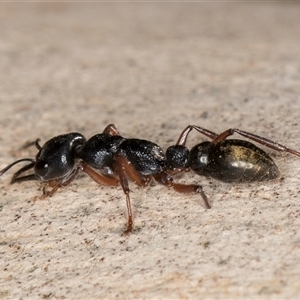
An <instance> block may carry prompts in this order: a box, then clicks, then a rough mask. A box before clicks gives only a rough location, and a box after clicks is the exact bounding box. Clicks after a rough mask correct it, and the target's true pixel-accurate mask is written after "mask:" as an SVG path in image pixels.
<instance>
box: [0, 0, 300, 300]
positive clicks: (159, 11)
mask: <svg viewBox="0 0 300 300" xmlns="http://www.w3.org/2000/svg"><path fill="white" fill-rule="evenodd" d="M0 8H1V9H0V36H1V39H0V70H1V72H0V82H1V90H0V101H1V114H0V133H1V134H0V153H1V156H0V169H1V168H3V167H5V166H6V165H7V164H8V163H11V162H13V161H14V160H16V159H19V158H21V157H34V156H35V154H36V152H37V150H36V149H35V148H34V147H30V148H27V149H22V150H20V148H21V147H22V145H24V144H25V143H26V142H28V141H33V140H35V139H36V138H40V139H41V144H43V143H44V142H45V141H47V140H48V139H50V138H52V137H53V136H55V135H58V134H61V133H66V132H70V131H78V132H81V133H82V134H84V135H85V136H86V137H87V138H88V137H90V136H92V135H93V134H95V133H99V132H102V131H103V129H104V128H105V126H106V125H108V124H109V123H115V124H116V126H117V127H118V129H119V130H120V132H121V133H122V135H124V136H125V137H137V138H143V139H147V140H151V141H153V142H155V143H157V144H159V145H161V146H162V147H163V149H166V148H167V147H168V146H169V145H172V144H174V143H175V142H176V140H177V139H178V136H179V134H180V132H181V131H182V130H183V128H185V127H186V126H187V125H188V124H196V125H199V126H203V127H205V128H208V129H210V130H212V131H215V132H222V131H224V130H226V129H228V128H231V127H236V128H241V129H244V130H247V131H250V132H253V133H256V134H260V135H262V136H265V137H268V138H270V139H272V140H276V141H278V142H280V143H282V144H284V145H287V146H289V147H291V148H293V149H298V150H299V149H300V136H299V130H300V123H299V117H300V60H299V53H300V43H299V40H300V26H299V9H300V7H299V5H298V3H275V2H274V3H241V2H232V3H184V2H181V3H133V2H132V3H117V2H116V3H70V2H69V3H66V2H65V3H1V4H0ZM235 138H241V137H239V136H235ZM206 139H207V138H205V137H204V136H202V135H200V134H198V133H194V132H193V133H191V136H190V139H189V141H188V146H189V147H191V146H193V145H195V144H196V143H199V142H201V141H204V140H206ZM261 147H262V148H263V149H264V150H265V151H267V152H269V153H271V155H272V157H273V158H274V160H275V161H276V163H277V164H278V167H279V169H280V171H281V178H279V179H278V180H275V181H271V182H259V183H244V184H228V183H222V182H218V181H216V180H213V179H210V178H204V177H200V176H198V175H195V174H192V173H186V174H179V175H178V176H176V180H177V181H178V182H184V183H198V184H201V185H202V186H203V188H204V190H205V192H206V194H207V196H208V197H209V199H210V201H211V203H212V209H211V210H206V209H205V208H204V206H203V202H202V200H201V198H200V197H199V195H182V194H178V193H176V192H174V191H173V190H169V189H168V188H166V187H164V186H160V185H158V184H155V183H153V184H151V185H150V186H148V187H146V188H144V189H142V188H138V187H137V186H135V185H134V184H133V183H131V184H130V189H131V190H132V193H131V198H132V203H133V210H134V215H135V224H136V229H137V230H136V231H135V232H134V233H133V234H132V235H131V236H129V237H124V236H121V233H122V230H123V229H124V226H125V224H126V204H125V196H124V194H123V191H122V189H121V188H120V187H117V188H110V187H104V186H99V185H97V184H96V183H95V182H93V181H92V180H91V179H90V178H88V177H87V176H85V175H84V174H80V175H79V176H78V178H77V179H76V180H75V181H74V183H72V185H70V186H68V187H66V188H63V189H60V190H59V191H58V192H57V193H56V194H55V195H53V197H51V198H47V199H45V200H36V196H39V195H41V193H42V185H41V184H40V183H39V182H35V181H31V182H29V181H28V182H24V183H21V184H15V185H10V184H9V181H10V178H11V176H12V174H13V171H16V170H17V167H15V168H14V169H12V170H10V171H9V172H7V173H6V174H4V175H3V176H2V177H0V189H1V198H0V257H1V259H0V298H3V299H37V298H39V299H42V298H53V299H99V298H106V299H108V298H111V299H116V298H120V299H125V298H126V299H133V298H135V299H205V298H207V299H208V298H209V299H212V298H213V299H217V298H219V299H221V298H222V299H224V298H231V299H232V298H239V299H249V298H253V299H254V298H255V299H266V298H268V299H271V298H272V299H275V298H276V299H296V298H299V297H300V280H299V275H300V264H299V259H300V229H299V225H300V218H299V217H300V204H299V200H300V199H299V198H300V196H299V191H300V190H299V183H300V175H299V169H300V159H299V157H296V156H293V155H288V154H282V153H278V152H277V153H276V152H275V151H273V150H270V149H267V148H266V147H263V146H261ZM35 200H36V201H35Z"/></svg>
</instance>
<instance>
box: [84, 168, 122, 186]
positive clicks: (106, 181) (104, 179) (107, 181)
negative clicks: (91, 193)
mask: <svg viewBox="0 0 300 300" xmlns="http://www.w3.org/2000/svg"><path fill="white" fill-rule="evenodd" d="M81 167H82V171H83V172H85V173H86V174H88V175H89V176H90V177H91V178H92V179H93V180H94V181H95V182H97V183H98V184H101V185H106V186H117V185H118V180H117V179H116V178H113V177H108V176H104V175H102V174H99V173H98V172H96V171H94V170H93V169H92V168H91V167H89V166H88V165H86V164H83V163H82V164H81Z"/></svg>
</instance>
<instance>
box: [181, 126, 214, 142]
mask: <svg viewBox="0 0 300 300" xmlns="http://www.w3.org/2000/svg"><path fill="white" fill-rule="evenodd" d="M193 129H195V130H197V131H198V132H200V133H202V134H204V135H205V136H207V137H209V138H211V139H214V138H216V137H217V136H218V135H217V134H216V133H214V132H212V131H210V130H208V129H205V128H202V127H199V126H195V125H188V126H187V127H186V128H185V129H184V130H183V131H182V133H181V134H180V136H179V138H178V141H177V143H176V145H182V146H185V144H186V141H187V138H188V135H189V133H190V132H191V131H192V130H193Z"/></svg>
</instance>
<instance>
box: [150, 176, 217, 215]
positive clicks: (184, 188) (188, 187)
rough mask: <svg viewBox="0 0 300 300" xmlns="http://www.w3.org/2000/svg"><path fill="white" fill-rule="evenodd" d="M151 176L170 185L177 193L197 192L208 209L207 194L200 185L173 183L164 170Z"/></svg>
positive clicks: (161, 182)
mask: <svg viewBox="0 0 300 300" xmlns="http://www.w3.org/2000/svg"><path fill="white" fill-rule="evenodd" d="M153 178H154V179H155V180H156V181H157V182H158V183H160V184H163V185H165V186H168V187H171V188H172V189H173V190H175V191H176V192H178V193H199V194H200V195H201V196H202V199H203V201H204V205H205V207H206V208H208V209H209V208H211V206H210V204H209V202H208V199H207V196H206V195H205V193H204V192H203V189H202V186H201V185H196V184H181V183H174V182H173V178H172V177H171V176H170V175H169V174H167V173H166V172H161V173H159V174H157V175H154V176H153Z"/></svg>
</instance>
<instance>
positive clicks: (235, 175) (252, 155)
mask: <svg viewBox="0 0 300 300" xmlns="http://www.w3.org/2000/svg"><path fill="white" fill-rule="evenodd" d="M189 165H190V168H191V170H193V171H194V172H195V173H196V174H198V175H203V176H209V177H212V178H215V179H218V180H221V181H224V182H251V181H262V180H270V179H274V178H277V177H278V176H279V174H280V173H279V170H278V168H277V166H276V164H275V162H274V161H273V159H272V158H271V157H270V156H269V155H268V154H267V153H266V152H265V151H263V150H262V149H260V148H258V147H256V146H255V145H254V144H252V143H250V142H248V141H244V140H234V139H232V140H224V141H222V142H219V143H218V144H216V145H214V144H212V143H209V142H204V143H201V144H198V145H196V146H194V147H193V148H192V149H191V151H190V158H189Z"/></svg>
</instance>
